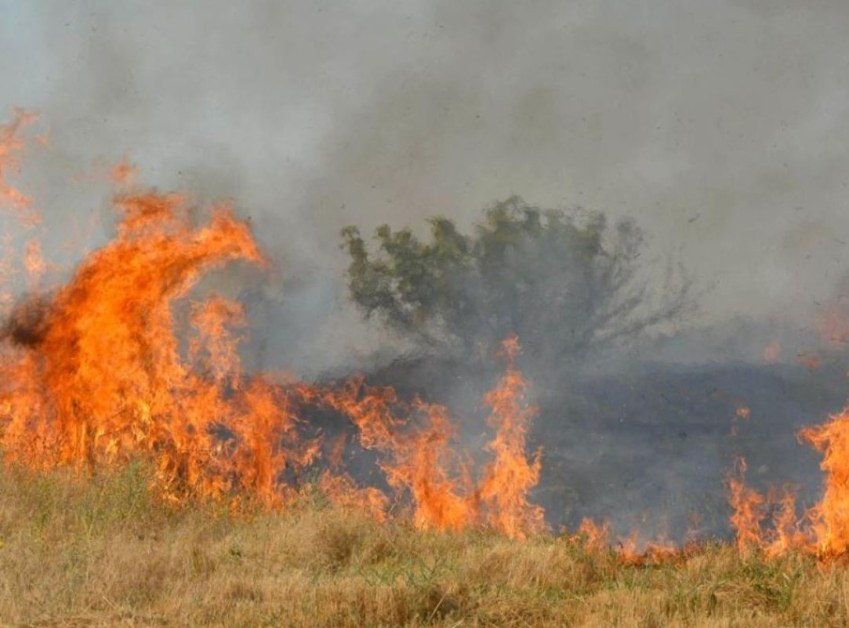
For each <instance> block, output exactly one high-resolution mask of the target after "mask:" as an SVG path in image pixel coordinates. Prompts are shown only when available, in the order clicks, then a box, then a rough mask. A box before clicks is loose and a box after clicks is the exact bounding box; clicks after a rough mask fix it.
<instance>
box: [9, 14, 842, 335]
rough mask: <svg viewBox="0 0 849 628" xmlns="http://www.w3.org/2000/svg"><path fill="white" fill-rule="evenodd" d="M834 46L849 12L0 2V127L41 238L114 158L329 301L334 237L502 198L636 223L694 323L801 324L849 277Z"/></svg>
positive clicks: (465, 214) (463, 212)
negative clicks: (194, 203)
mask: <svg viewBox="0 0 849 628" xmlns="http://www.w3.org/2000/svg"><path fill="white" fill-rule="evenodd" d="M847 33H849V3H847V2H845V0H833V1H820V0H808V1H806V2H799V1H798V0H797V1H794V2H790V1H783V0H763V1H761V0H758V1H749V2H731V1H722V0H713V1H710V2H705V1H703V0H700V1H690V2H685V1H681V0H677V1H671V0H669V1H667V0H625V1H608V2H599V1H598V0H586V1H584V0H580V1H574V2H568V1H562V0H561V1H556V2H555V1H547V0H537V1H533V2H530V1H528V2H522V1H519V0H511V1H509V2H508V1H500V0H489V1H471V0H465V1H458V0H446V1H439V0H434V1H430V2H421V1H416V2H405V1H398V0H394V1H392V2H389V1H386V2H382V1H373V0H370V1H361V2H356V1H350V2H339V1H325V2H322V1H318V0H302V1H299V2H173V1H170V0H169V1H161V2H137V3H136V2H120V3H118V2H72V1H70V0H62V1H56V2H31V1H24V0H18V1H12V0H0V76H2V81H0V107H4V108H5V107H8V106H10V105H13V104H16V105H21V106H24V107H28V108H32V109H35V110H37V111H39V112H40V113H41V114H42V116H43V121H44V124H45V125H47V126H49V127H50V129H51V131H50V133H51V140H52V145H51V148H50V149H49V150H50V154H49V155H48V156H46V157H43V161H44V162H45V164H46V166H45V168H46V171H47V172H49V173H51V175H52V183H49V184H48V183H42V185H44V186H45V187H44V189H43V190H42V191H41V192H39V191H38V190H30V192H32V193H33V194H34V195H35V196H36V197H37V198H39V201H40V202H41V204H42V206H43V207H44V209H45V210H46V211H47V212H48V214H49V213H50V212H56V213H59V212H66V213H71V214H73V213H75V212H77V211H80V207H78V206H79V205H80V204H82V203H83V202H84V199H85V198H86V197H85V194H84V193H83V192H80V191H79V180H80V177H83V174H84V173H85V172H86V171H87V170H91V168H92V164H93V163H97V162H96V160H97V159H101V160H103V159H106V160H115V159H117V158H118V157H120V156H121V154H123V153H124V152H125V151H129V153H130V155H131V157H132V159H133V161H135V163H136V164H137V165H138V166H139V167H140V168H141V171H142V179H143V180H144V181H146V182H148V183H150V184H153V185H157V186H159V187H163V188H180V189H187V190H189V191H190V192H193V193H195V194H196V195H198V196H199V197H202V198H209V199H213V198H216V197H220V196H226V197H233V198H235V199H236V201H237V205H238V206H239V207H240V208H243V209H244V210H245V213H246V214H250V215H251V216H252V217H253V218H254V220H255V221H256V222H257V224H258V225H259V226H260V237H261V238H262V240H263V242H264V243H266V245H267V246H269V247H271V248H272V249H273V250H274V252H275V255H277V256H278V257H279V258H280V259H281V262H282V264H283V267H284V269H285V268H287V267H288V268H291V267H299V268H309V269H310V271H311V272H310V274H308V275H307V277H317V279H316V282H317V284H321V285H326V284H327V282H324V283H322V281H321V277H324V276H328V277H329V276H334V277H338V276H339V272H340V269H341V268H342V267H343V265H344V260H343V258H342V257H341V253H340V252H339V251H338V248H337V245H338V231H339V229H340V227H341V226H343V225H344V224H347V223H357V224H360V225H362V226H364V227H365V228H366V229H368V230H370V229H371V227H372V226H374V225H375V224H377V223H378V222H383V221H387V222H390V223H392V224H394V225H397V226H403V225H406V224H417V223H420V222H421V219H422V218H423V217H425V216H428V215H431V214H433V213H442V214H446V215H449V216H453V217H455V218H457V219H458V220H460V221H461V222H463V223H464V224H468V223H469V222H470V221H471V220H473V219H474V218H475V217H476V216H477V215H479V212H480V209H481V208H482V207H483V206H484V205H486V204H488V203H490V202H491V201H493V200H496V199H500V198H504V197H506V196H508V195H510V194H513V193H517V194H520V195H522V196H524V197H525V198H526V199H527V200H528V201H531V202H534V203H540V204H544V205H551V206H571V205H575V204H580V205H583V206H585V207H587V208H590V209H601V210H607V211H610V212H612V213H614V214H617V215H618V214H628V215H632V216H634V217H636V218H637V219H638V221H639V222H640V224H642V225H643V226H644V227H645V228H646V230H647V231H648V232H649V233H650V234H651V235H652V247H653V251H655V252H659V253H662V252H674V251H679V253H680V257H681V259H682V260H683V261H684V263H685V264H686V265H687V266H688V267H689V268H690V269H691V270H692V271H693V273H694V275H695V276H696V277H697V278H698V279H699V280H700V281H702V282H704V283H714V284H715V287H714V288H713V290H712V292H711V293H710V295H709V297H708V299H707V301H706V303H705V311H706V316H707V318H709V319H716V318H722V317H725V316H728V315H732V314H736V313H743V314H748V315H753V316H764V315H771V314H781V315H789V316H792V317H795V318H797V319H799V320H805V319H806V318H807V317H809V316H810V307H811V305H812V303H813V302H814V300H815V299H821V298H823V297H824V296H826V295H828V294H829V293H830V292H831V291H832V290H833V286H834V285H835V282H837V281H838V280H839V279H841V278H842V277H843V275H844V273H845V272H846V271H847V269H849V246H847V245H846V244H845V243H846V242H849V207H847V206H848V205H849V194H848V193H847V177H849V150H847V149H848V148H849V124H847V115H846V114H847V109H848V108H849V40H847ZM33 159H34V160H35V163H37V159H36V158H35V157H34V158H33ZM57 173H65V174H64V175H62V176H61V177H58V179H57V176H58V175H57ZM72 176H73V177H75V179H74V181H75V182H74V183H72V184H70V185H71V187H72V188H73V189H72V190H70V191H68V190H67V189H66V188H67V187H68V185H69V184H68V181H69V180H71V177H72ZM74 186H77V187H74ZM72 205H73V206H72ZM284 272H285V271H284ZM322 295H324V296H322ZM326 298H327V297H326V294H325V293H321V294H312V296H310V294H309V291H308V290H307V291H305V292H304V296H303V299H304V300H305V302H308V303H310V304H312V303H317V304H320V303H321V302H322V299H326ZM310 299H312V300H310Z"/></svg>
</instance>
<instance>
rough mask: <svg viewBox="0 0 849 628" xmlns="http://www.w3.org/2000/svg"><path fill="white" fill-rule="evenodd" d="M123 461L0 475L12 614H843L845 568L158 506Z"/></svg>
mask: <svg viewBox="0 0 849 628" xmlns="http://www.w3.org/2000/svg"><path fill="white" fill-rule="evenodd" d="M148 481H149V480H148V475H147V474H146V473H145V472H144V470H143V469H142V468H140V467H130V468H129V469H128V470H125V471H122V472H120V473H116V474H107V475H102V476H98V477H95V478H93V479H88V480H80V479H74V478H72V477H69V476H63V475H58V474H52V475H30V474H28V473H26V472H22V471H15V470H6V471H4V472H3V473H2V476H0V617H2V620H3V622H4V623H6V624H11V625H37V626H48V625H51V626H52V625H73V626H81V625H186V624H195V625H197V624H201V625H227V626H233V625H294V626H395V625H413V626H416V625H431V624H433V625H444V626H477V625H517V626H527V625H533V626H539V625H589V626H595V625H598V626H609V625H623V626H667V625H687V626H693V625H696V626H699V625H709V626H715V625H719V626H735V625H746V626H750V625H755V626H758V625H763V626H775V625H810V626H825V625H846V624H847V622H849V576H847V571H846V569H845V568H844V567H843V566H841V565H838V564H831V565H818V564H816V562H814V561H813V560H812V559H810V558H807V557H802V556H799V555H790V556H787V557H784V558H781V559H778V560H774V561H766V560H764V559H762V558H759V557H757V556H755V557H751V558H748V559H742V558H740V557H739V556H738V554H737V553H736V552H735V551H734V550H733V549H732V548H731V547H729V546H727V545H713V546H706V547H704V548H701V549H699V550H696V551H694V552H693V553H692V555H690V556H689V557H687V558H680V559H678V560H677V561H673V562H670V563H667V564H660V565H643V566H625V565H622V564H621V562H620V561H619V560H618V558H617V556H616V555H615V554H614V553H612V552H594V551H591V550H589V549H587V548H586V547H582V546H581V545H580V544H576V543H574V542H570V541H568V540H567V539H566V538H555V537H552V536H545V537H540V538H536V539H532V540H530V541H527V542H522V543H517V542H512V541H509V540H506V539H504V538H500V537H498V536H495V535H492V534H488V533H463V534H449V533H438V534H436V533H434V534H428V533H421V532H416V531H414V530H412V529H411V528H410V527H409V526H407V525H404V524H399V523H395V524H391V525H379V524H377V523H375V522H373V521H370V520H368V519H364V518H361V517H359V516H356V515H353V514H351V513H344V512H340V511H337V510H333V509H332V508H329V507H326V506H325V505H323V504H322V502H321V499H320V498H319V497H317V496H316V497H315V498H312V499H305V500H304V502H303V504H302V505H301V506H299V507H298V508H296V509H295V510H293V511H290V512H288V513H286V514H282V515H281V514H271V515H269V514H264V515H261V514H256V513H254V514H253V515H241V516H238V517H234V516H231V515H229V514H228V513H226V512H223V511H221V510H220V509H216V508H215V507H199V506H195V507H184V508H182V509H180V510H171V509H170V508H168V507H166V506H164V505H163V504H161V503H158V502H157V501H156V500H155V499H153V498H152V497H151V495H150V493H149V492H148V490H147V484H148Z"/></svg>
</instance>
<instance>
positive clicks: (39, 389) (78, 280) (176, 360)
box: [0, 112, 849, 564]
mask: <svg viewBox="0 0 849 628" xmlns="http://www.w3.org/2000/svg"><path fill="white" fill-rule="evenodd" d="M34 119H35V117H34V116H33V115H31V114H27V113H24V112H17V113H16V117H15V119H14V120H13V122H12V123H11V124H9V125H6V126H3V127H0V205H2V206H3V207H7V208H9V209H10V210H11V212H12V216H13V217H14V218H15V219H16V222H17V224H18V225H19V227H20V228H22V229H23V230H24V231H28V230H30V229H32V227H33V225H35V224H37V214H35V212H34V211H33V210H32V201H31V199H30V198H29V197H28V196H27V195H25V194H24V193H22V192H21V191H19V190H18V189H17V188H15V187H14V186H13V185H12V184H11V183H10V182H9V176H10V174H12V173H14V172H15V171H16V169H17V168H18V166H19V162H18V160H19V156H20V154H21V152H22V151H23V149H24V146H25V142H24V140H23V139H22V136H21V131H22V129H23V127H24V126H25V125H27V124H29V123H31V122H33V121H34ZM112 176H113V180H114V183H115V185H117V186H119V189H121V190H122V192H121V193H120V194H118V196H117V197H116V199H115V202H114V206H115V210H116V212H117V216H118V220H117V226H116V233H115V236H114V238H113V239H112V241H111V242H109V243H108V244H107V245H105V246H104V247H103V248H101V249H99V250H97V251H94V252H93V253H90V254H88V255H87V256H86V257H85V258H84V259H83V260H82V262H81V263H80V264H79V265H78V267H77V268H76V270H75V271H74V273H73V274H72V275H71V278H70V279H69V281H68V282H67V283H66V284H64V285H57V286H54V287H53V288H52V289H50V290H48V289H46V288H45V286H44V285H43V284H44V283H45V278H46V277H47V276H48V271H50V270H52V266H51V265H50V264H49V263H48V262H47V261H45V259H44V258H43V256H42V253H41V249H40V246H39V243H38V240H37V239H34V238H29V237H28V238H27V240H26V242H27V243H26V244H25V247H24V251H22V252H21V253H20V260H9V259H4V260H2V264H0V273H2V274H0V279H6V278H9V277H11V276H12V275H13V274H15V273H16V272H18V271H16V270H14V268H13V266H14V264H15V263H17V264H19V265H20V266H21V268H22V270H23V271H24V272H26V275H27V277H28V283H27V284H26V287H27V289H28V290H29V293H28V294H27V295H25V296H20V295H19V296H17V297H16V298H11V296H10V295H11V294H12V291H9V294H8V295H7V296H4V303H7V304H11V306H10V307H9V308H8V311H7V312H6V316H5V323H4V325H3V327H2V328H0V450H2V454H3V459H4V462H5V463H6V464H18V465H22V466H25V467H28V468H31V469H36V470H41V469H51V468H55V467H71V468H73V469H76V470H78V471H79V472H92V471H94V470H96V469H99V468H103V467H113V466H116V465H122V464H126V463H127V462H129V461H131V460H134V459H139V458H140V459H143V460H146V461H147V462H149V463H150V464H151V465H152V467H153V468H154V469H155V476H154V481H153V486H152V488H153V489H154V490H155V491H156V492H157V493H158V494H159V495H160V496H161V497H162V498H163V499H165V500H167V501H169V502H171V503H174V504H176V505H179V504H183V503H186V502H187V501H188V500H193V499H198V500H218V501H223V502H226V503H228V504H230V505H231V506H232V507H233V508H238V507H240V506H241V505H242V504H244V503H256V504H259V505H261V506H264V507H266V508H273V509H284V508H287V507H289V506H290V505H291V504H292V503H293V502H295V501H296V500H299V499H304V498H305V497H306V496H307V495H309V494H310V492H311V491H314V490H315V491H318V492H319V493H320V494H321V495H322V496H323V497H324V498H327V499H330V500H331V501H333V502H335V503H337V504H338V505H340V506H341V507H343V508H356V509H359V510H364V511H366V512H370V513H371V514H372V515H373V516H374V517H375V518H377V519H379V520H385V519H387V518H388V517H389V512H390V504H393V505H397V504H399V503H400V504H407V505H408V508H409V511H410V516H411V519H412V522H413V524H414V525H415V526H416V527H417V528H420V529H429V530H446V531H459V530H464V529H469V528H488V529H491V530H494V531H496V532H498V533H500V534H503V535H506V536H508V537H510V538H513V539H524V538H527V537H528V536H531V535H534V534H538V533H542V532H544V531H545V530H546V524H545V519H544V511H543V509H542V508H541V507H539V506H537V505H535V504H533V503H532V502H531V500H530V494H531V491H532V490H533V488H534V487H535V486H536V485H537V483H538V482H539V479H540V473H541V470H542V458H541V451H540V450H537V451H536V452H534V453H533V454H530V455H529V453H528V451H527V450H528V431H529V428H530V425H531V422H532V420H533V418H534V416H535V414H536V408H535V407H534V406H533V405H532V404H531V403H529V401H528V398H529V389H530V385H529V383H528V382H527V380H526V379H525V378H524V377H523V375H522V373H521V372H520V371H519V369H518V367H517V360H518V356H519V353H520V346H519V340H518V338H516V337H515V336H512V337H509V338H507V339H506V340H505V341H504V342H503V343H502V354H503V357H504V359H505V362H506V370H505V372H504V374H503V376H502V377H501V379H500V380H499V381H498V382H497V384H496V385H495V387H494V388H493V389H492V390H491V391H489V392H488V393H487V394H486V395H485V397H484V403H485V405H486V406H487V407H488V409H489V417H488V419H487V424H488V426H489V427H490V428H491V429H492V432H493V435H492V438H491V440H490V441H489V443H488V444H487V445H486V446H485V453H486V454H488V455H489V456H490V460H489V462H488V463H486V464H484V465H483V466H482V468H478V469H476V468H475V464H474V463H473V457H472V456H471V455H470V454H469V452H467V451H465V450H464V449H463V448H462V446H461V444H460V443H459V436H458V432H457V430H456V427H455V422H454V421H453V420H452V418H451V416H450V414H449V411H448V409H447V408H446V407H445V406H442V405H439V404H435V403H429V402H426V401H423V400H421V399H417V398H416V399H413V400H412V401H406V400H403V399H401V398H399V397H398V395H397V394H396V392H395V391H394V390H393V389H391V388H377V387H372V386H369V385H368V384H367V383H366V381H365V379H364V378H363V377H361V376H358V377H352V378H350V379H349V380H347V381H345V382H343V383H342V384H334V385H318V384H308V383H305V382H299V381H295V380H293V379H292V378H288V377H283V376H279V375H272V374H269V373H248V372H245V371H244V370H243V368H242V364H241V360H240V354H239V342H240V340H241V339H242V337H243V333H244V331H245V329H246V328H247V316H246V313H245V311H244V309H243V307H242V305H241V304H239V303H238V302H235V301H233V300H230V299H227V298H225V297H223V296H221V295H214V294H213V295H206V296H204V297H200V296H198V295H197V294H196V292H197V290H196V287H197V285H198V282H199V280H200V278H201V277H202V276H203V275H204V274H205V273H208V272H210V271H213V270H215V269H217V268H220V267H222V266H224V265H226V264H229V263H233V262H241V263H246V264H252V265H255V266H257V267H260V268H263V267H266V266H267V265H268V260H267V259H266V258H265V256H264V255H263V253H262V251H261V250H260V248H259V246H258V245H257V242H256V240H255V238H254V236H253V234H252V232H251V229H250V226H249V225H248V224H247V223H246V222H244V221H242V220H240V219H238V218H237V217H236V215H235V213H234V211H233V209H232V208H231V207H229V206H218V207H213V208H211V209H210V210H209V211H208V213H207V216H208V218H207V220H205V221H200V222H198V221H197V219H196V218H193V217H196V216H198V215H203V213H202V212H199V211H197V208H193V207H191V206H190V205H189V204H188V202H187V200H186V199H185V198H184V197H182V196H180V195H177V194H161V193H157V192H142V191H139V190H138V188H136V187H135V182H134V178H135V176H136V171H135V169H134V168H133V167H132V166H131V165H130V164H129V163H128V162H127V160H126V159H124V160H123V161H122V162H121V163H120V164H118V166H116V168H115V169H114V170H113V172H112ZM10 238H11V236H10V235H8V234H7V236H6V239H7V242H9V241H11V240H10ZM7 250H9V249H7ZM765 357H766V359H768V361H771V360H772V359H773V357H774V356H765ZM316 409H322V410H324V411H327V410H331V411H334V412H335V413H337V414H340V415H342V416H344V417H347V419H348V420H350V424H351V426H352V427H353V429H354V430H355V438H356V439H357V440H358V441H359V444H360V445H362V447H364V448H365V449H370V450H374V451H375V452H377V455H378V459H379V465H380V468H381V469H382V471H383V473H384V475H385V480H386V484H387V485H388V487H389V489H390V491H391V494H389V493H387V492H384V491H383V490H381V489H380V488H379V487H376V486H362V485H360V484H359V483H358V482H357V480H356V479H355V478H353V477H352V476H351V475H350V474H349V473H347V472H346V470H345V468H344V454H345V449H346V446H347V444H348V443H349V442H350V440H349V436H350V435H349V434H345V433H342V434H337V435H335V436H332V437H330V438H328V439H327V440H326V441H325V439H324V438H323V436H322V434H320V433H319V431H318V430H316V429H315V427H314V426H311V425H310V422H309V420H308V418H307V417H308V416H309V412H310V411H312V410H316ZM750 416H751V412H750V410H749V408H748V407H747V406H745V405H742V404H738V405H737V410H736V416H735V419H734V420H735V422H736V420H738V419H739V420H741V421H742V420H749V419H750ZM735 426H736V423H735ZM800 437H801V438H802V439H803V440H805V441H807V442H809V443H810V444H812V445H813V446H814V447H815V448H816V449H818V450H819V451H821V452H823V462H822V469H823V471H824V472H825V489H824V495H823V498H822V500H821V501H820V502H819V503H818V504H817V505H815V506H814V507H813V508H812V509H810V510H809V511H808V512H807V513H805V514H804V515H803V517H802V518H801V519H800V518H798V517H797V508H796V500H795V495H794V493H793V492H792V491H790V490H787V489H785V490H783V491H778V492H776V491H771V492H769V493H767V494H766V495H763V494H761V493H759V492H757V491H755V490H753V489H751V488H749V487H747V486H746V484H745V473H746V464H745V461H743V460H742V459H741V460H740V461H739V462H738V464H737V468H736V473H735V474H733V475H732V476H731V477H729V478H728V488H729V503H730V506H731V508H732V511H733V513H732V515H731V519H730V521H731V525H732V527H733V528H734V530H735V532H736V538H737V540H736V544H737V547H738V549H739V551H740V552H742V553H749V552H752V551H762V552H765V553H766V554H767V555H779V554H782V553H785V552H787V551H791V550H802V551H806V552H810V553H815V554H817V555H819V556H821V557H835V556H840V555H845V554H846V553H847V552H849V408H847V409H846V410H844V411H843V412H842V413H840V414H838V415H836V416H834V417H832V418H831V420H830V421H829V422H827V423H826V424H825V425H822V426H818V427H812V428H806V429H805V430H803V431H802V432H801V433H800ZM316 471H317V473H316ZM307 477H313V478H314V480H313V481H311V482H310V481H307V480H305V478H307ZM578 537H580V538H582V539H584V542H585V544H586V545H587V546H588V547H590V548H596V549H601V548H607V547H609V546H610V539H611V528H610V525H609V524H607V523H602V524H596V523H593V522H592V521H590V520H585V521H584V522H583V523H582V525H581V527H580V529H579V531H578V535H577V536H567V538H569V539H575V538H578ZM618 547H619V550H618V551H619V555H620V557H621V560H622V561H624V562H626V563H630V564H642V563H643V562H645V561H656V560H666V559H668V558H670V557H674V556H678V555H681V554H680V552H681V551H683V550H680V549H676V548H675V547H673V546H671V545H669V544H667V543H665V542H662V541H655V542H651V543H648V544H643V546H642V548H640V543H639V536H638V535H637V534H632V535H630V536H628V537H625V538H622V539H619V541H618Z"/></svg>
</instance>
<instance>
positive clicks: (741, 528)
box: [728, 458, 766, 554]
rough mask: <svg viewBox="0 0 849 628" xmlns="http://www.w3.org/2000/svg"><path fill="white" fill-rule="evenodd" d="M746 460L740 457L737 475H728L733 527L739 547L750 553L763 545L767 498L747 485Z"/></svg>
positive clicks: (741, 550) (742, 550)
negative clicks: (763, 525)
mask: <svg viewBox="0 0 849 628" xmlns="http://www.w3.org/2000/svg"><path fill="white" fill-rule="evenodd" d="M747 468H748V467H747V465H746V460H745V459H744V458H738V459H737V464H736V475H731V476H729V477H728V489H729V496H728V502H729V504H730V505H731V508H732V510H733V513H732V514H731V527H732V528H733V529H734V531H735V533H736V538H737V549H738V550H739V551H740V552H741V553H742V554H748V553H750V552H751V551H752V550H753V549H755V548H759V547H761V546H762V545H763V531H762V529H761V525H762V522H763V520H764V518H765V517H766V513H765V499H764V497H763V495H761V494H760V493H758V492H757V491H755V490H753V489H751V488H747V487H746V483H745V481H746V471H747Z"/></svg>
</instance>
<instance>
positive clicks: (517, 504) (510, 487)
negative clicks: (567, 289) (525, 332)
mask: <svg viewBox="0 0 849 628" xmlns="http://www.w3.org/2000/svg"><path fill="white" fill-rule="evenodd" d="M502 346H503V350H504V355H505V356H506V358H507V372H506V373H505V374H504V376H503V377H502V378H501V381H500V382H499V383H498V385H497V386H496V387H495V388H494V389H493V390H491V391H490V392H488V393H487V394H486V397H485V398H484V401H485V402H486V404H487V405H488V406H489V407H490V408H491V409H492V413H491V415H490V417H489V424H490V425H493V426H495V427H497V429H498V433H497V434H496V436H495V439H494V440H492V441H491V442H490V443H489V444H487V446H486V449H487V450H488V451H491V452H494V453H495V460H494V461H492V462H491V463H490V464H489V465H488V466H487V468H486V470H485V472H484V477H483V479H482V481H481V483H480V488H479V494H480V499H481V502H482V503H483V504H484V506H485V508H486V509H487V513H488V516H489V518H490V520H491V523H492V525H493V527H495V528H496V529H497V530H500V531H501V532H503V533H504V534H506V535H508V536H510V537H511V538H517V539H522V538H525V536H527V535H528V534H529V533H535V532H541V531H542V530H543V529H544V528H545V522H544V519H543V514H544V513H543V510H542V508H540V507H539V506H535V505H532V504H530V503H529V502H528V499H527V496H528V492H529V491H530V489H531V488H533V487H534V486H536V484H537V483H538V482H539V475H540V469H541V468H542V463H541V460H540V456H541V452H540V451H539V450H538V451H537V452H536V454H535V455H534V456H533V458H532V459H531V460H528V457H527V456H526V454H525V441H526V436H527V431H528V426H529V425H530V422H531V419H532V418H533V417H534V415H535V414H536V412H537V410H536V408H534V407H532V406H529V405H527V402H526V393H527V388H528V384H527V382H526V381H525V379H524V378H523V377H522V374H521V373H520V372H519V371H518V369H516V357H517V356H518V354H519V352H520V351H521V348H520V346H519V339H518V338H517V337H516V336H511V337H509V338H507V339H506V340H504V342H503V344H502Z"/></svg>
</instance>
